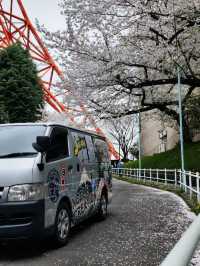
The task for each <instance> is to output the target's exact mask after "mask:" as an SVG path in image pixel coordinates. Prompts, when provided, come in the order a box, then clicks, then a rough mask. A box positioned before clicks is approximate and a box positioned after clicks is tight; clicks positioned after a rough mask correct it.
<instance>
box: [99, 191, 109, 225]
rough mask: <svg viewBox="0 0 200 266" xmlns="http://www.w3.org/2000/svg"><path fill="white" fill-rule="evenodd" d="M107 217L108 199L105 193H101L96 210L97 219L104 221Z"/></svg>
mask: <svg viewBox="0 0 200 266" xmlns="http://www.w3.org/2000/svg"><path fill="white" fill-rule="evenodd" d="M107 215H108V197H107V193H106V192H103V193H102V194H101V199H100V203H99V207H98V210H97V217H98V218H99V219H100V220H105V219H106V217H107Z"/></svg>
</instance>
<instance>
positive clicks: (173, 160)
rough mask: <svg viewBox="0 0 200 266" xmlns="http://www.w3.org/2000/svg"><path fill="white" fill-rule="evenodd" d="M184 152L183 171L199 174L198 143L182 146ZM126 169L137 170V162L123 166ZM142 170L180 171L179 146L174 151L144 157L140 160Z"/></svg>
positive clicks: (199, 150) (199, 149) (199, 144)
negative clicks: (165, 169) (164, 169)
mask: <svg viewBox="0 0 200 266" xmlns="http://www.w3.org/2000/svg"><path fill="white" fill-rule="evenodd" d="M184 150H185V169H186V170H189V171H193V172H196V171H198V172H200V142H196V143H189V144H185V145H184ZM125 167H128V168H138V161H129V162H127V163H126V164H125ZM142 168H152V169H157V168H158V169H163V168H167V169H180V168H181V160H180V146H179V145H177V146H176V147H175V148H174V149H172V150H170V151H167V152H163V153H159V154H154V155H153V156H144V157H143V158H142Z"/></svg>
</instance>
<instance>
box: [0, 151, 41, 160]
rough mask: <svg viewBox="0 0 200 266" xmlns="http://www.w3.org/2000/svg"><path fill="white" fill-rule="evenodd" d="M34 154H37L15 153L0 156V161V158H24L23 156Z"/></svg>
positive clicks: (33, 153)
mask: <svg viewBox="0 0 200 266" xmlns="http://www.w3.org/2000/svg"><path fill="white" fill-rule="evenodd" d="M36 154H37V152H15V153H9V154H4V155H0V159H1V158H15V157H25V156H30V155H36Z"/></svg>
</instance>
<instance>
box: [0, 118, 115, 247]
mask: <svg viewBox="0 0 200 266" xmlns="http://www.w3.org/2000/svg"><path fill="white" fill-rule="evenodd" d="M111 195H112V177H111V163H110V159H109V154H108V147H107V144H106V141H105V138H104V137H102V136H100V135H97V134H95V133H91V132H89V131H82V130H79V129H75V128H71V127H65V126H62V125H58V124H47V123H43V124H42V123H40V124H39V123H28V124H5V125H0V239H13V238H32V237H40V236H43V235H46V234H51V235H53V237H54V240H55V242H56V243H57V244H59V245H64V244H65V243H66V242H67V240H68V236H69V232H70V228H71V227H72V226H73V225H75V224H77V223H79V222H80V221H82V220H84V219H86V218H88V217H89V216H91V215H94V214H96V215H98V216H99V217H101V218H105V217H106V215H107V205H108V203H109V202H110V200H111Z"/></svg>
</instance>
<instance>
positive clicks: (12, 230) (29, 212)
mask: <svg viewBox="0 0 200 266" xmlns="http://www.w3.org/2000/svg"><path fill="white" fill-rule="evenodd" d="M43 232H44V200H40V201H31V202H9V203H8V202H6V203H0V239H13V238H22V239H23V238H33V237H34V238H35V237H36V238H37V237H40V236H41V235H43Z"/></svg>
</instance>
